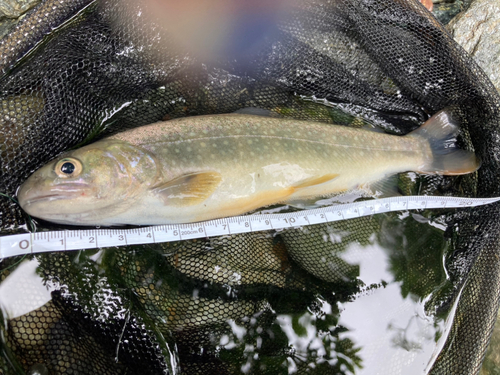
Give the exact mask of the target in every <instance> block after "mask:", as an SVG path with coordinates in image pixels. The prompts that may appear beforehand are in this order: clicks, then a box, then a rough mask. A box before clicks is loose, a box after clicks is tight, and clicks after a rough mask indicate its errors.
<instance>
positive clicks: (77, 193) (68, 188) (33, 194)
mask: <svg viewBox="0 0 500 375" xmlns="http://www.w3.org/2000/svg"><path fill="white" fill-rule="evenodd" d="M88 188H89V186H88V185H87V184H64V185H59V186H57V188H56V189H51V191H48V192H46V193H42V194H40V193H41V192H40V190H38V189H33V190H31V189H27V190H26V191H24V192H23V191H22V190H23V189H22V187H21V189H20V191H19V192H18V199H19V201H20V203H21V206H29V205H33V204H36V203H39V202H50V201H56V200H68V199H74V198H77V197H81V196H82V195H86V194H85V191H86V190H88ZM54 190H55V191H54ZM82 193H83V194H82Z"/></svg>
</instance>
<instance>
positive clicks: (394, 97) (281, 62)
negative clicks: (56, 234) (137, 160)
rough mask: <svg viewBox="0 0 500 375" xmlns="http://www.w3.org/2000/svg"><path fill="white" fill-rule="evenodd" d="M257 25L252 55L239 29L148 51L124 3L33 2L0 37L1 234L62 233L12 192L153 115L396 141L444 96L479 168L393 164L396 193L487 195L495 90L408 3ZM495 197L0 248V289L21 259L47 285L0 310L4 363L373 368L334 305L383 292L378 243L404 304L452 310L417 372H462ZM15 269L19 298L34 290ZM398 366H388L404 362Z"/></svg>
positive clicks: (486, 331) (490, 275)
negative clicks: (219, 52)
mask: <svg viewBox="0 0 500 375" xmlns="http://www.w3.org/2000/svg"><path fill="white" fill-rule="evenodd" d="M30 25H37V26H36V27H31V26H30ZM267 26H268V28H267V29H266V30H265V31H266V33H265V35H261V34H259V33H257V34H258V35H260V36H259V38H260V39H259V43H257V45H258V48H254V49H252V50H248V51H245V50H244V48H241V46H242V45H243V43H244V42H243V41H241V40H238V39H237V38H238V36H237V35H236V36H235V38H236V39H235V40H234V41H233V42H234V43H233V45H232V47H231V48H229V47H228V51H227V55H226V56H223V57H221V58H220V59H219V60H217V61H202V60H200V59H199V58H197V57H194V55H192V54H190V53H188V52H183V51H182V50H180V49H171V48H169V47H170V45H168V44H167V45H164V44H162V43H161V38H156V37H155V36H157V27H158V26H157V25H154V24H151V23H149V22H145V21H144V17H141V12H140V11H138V9H135V8H132V9H131V8H125V7H123V6H122V5H121V4H120V3H119V2H114V1H109V2H107V1H88V0H87V1H84V0H80V1H52V0H45V1H42V3H41V4H40V5H38V6H37V7H35V8H34V9H33V10H32V11H31V12H30V13H29V14H27V15H26V17H25V18H23V19H22V20H21V21H20V22H19V23H18V26H16V28H15V29H13V30H12V31H11V33H10V34H9V35H7V36H6V37H5V38H4V39H3V40H2V41H1V42H0V51H1V55H2V56H1V61H0V64H1V65H0V67H1V68H2V76H1V78H0V126H1V130H0V155H1V156H0V174H1V176H0V193H2V195H1V196H0V224H1V234H2V235H9V234H14V233H20V232H26V231H28V230H32V229H33V228H34V227H35V226H36V229H37V230H48V229H51V230H53V229H65V228H64V227H60V226H54V225H53V224H50V223H46V222H41V221H36V222H34V221H33V220H32V219H31V218H29V217H27V216H26V215H25V214H23V212H22V211H21V209H20V208H19V206H18V205H17V204H16V202H15V200H13V199H12V198H13V197H15V193H16V189H17V188H18V187H19V185H20V184H21V183H22V182H23V181H24V180H25V179H26V178H27V177H28V176H29V175H30V174H31V173H32V172H33V171H34V170H35V169H37V168H39V167H41V166H42V165H44V164H46V163H47V162H48V161H49V160H51V159H52V158H54V157H55V156H57V155H58V154H60V153H61V152H63V151H65V150H68V149H70V148H74V147H77V146H78V145H81V144H85V143H87V142H90V141H91V140H95V139H98V138H100V137H103V136H106V135H110V134H113V133H116V132H118V131H121V130H125V129H130V128H133V127H137V126H141V125H146V124H150V123H153V122H156V121H160V120H168V119H173V118H178V117H183V116H193V115H201V114H219V113H230V112H234V111H236V110H238V109H241V108H247V107H256V108H264V109H267V110H270V111H271V112H272V113H274V115H276V116H282V117H287V118H297V119H307V120H315V121H321V122H325V123H334V124H342V125H349V126H363V124H366V122H370V123H372V124H374V125H375V126H377V127H379V128H381V129H384V130H386V131H389V132H391V133H394V134H406V133H408V132H409V131H411V130H413V129H415V128H416V127H418V126H419V125H420V124H421V123H422V122H423V121H425V120H426V119H427V118H429V116H430V115H432V114H433V113H435V112H437V111H438V110H441V109H443V108H447V107H448V108H450V110H451V111H453V114H454V116H455V117H456V118H457V119H459V122H460V124H461V129H462V130H461V133H460V136H459V139H458V142H459V144H460V146H461V147H462V148H466V149H470V150H474V151H475V152H476V154H477V155H478V156H479V157H480V158H481V161H482V166H481V168H480V169H479V171H478V172H476V173H474V174H471V175H467V176H461V177H446V178H445V177H439V176H437V177H425V178H416V179H414V178H413V176H402V177H401V178H400V181H399V184H400V190H401V191H402V192H403V193H404V194H416V193H418V194H447V195H460V196H478V197H493V196H500V187H499V184H498V180H499V172H500V165H499V161H498V157H497V156H496V155H499V152H500V150H499V149H498V148H499V144H498V142H497V140H498V136H499V134H498V129H499V121H500V113H499V112H498V108H499V105H500V100H499V97H498V94H497V93H496V91H495V89H494V88H493V86H492V85H491V83H490V82H489V80H488V78H487V77H486V76H485V74H484V73H483V72H482V71H481V70H480V69H479V68H478V67H477V65H476V64H475V63H474V61H473V60H472V59H471V58H470V57H469V56H467V55H466V54H465V52H464V51H463V50H462V49H461V48H460V47H459V46H458V45H456V44H455V43H454V42H453V40H452V39H451V37H450V36H449V34H448V33H447V32H446V31H445V29H444V28H443V26H441V25H440V24H439V22H438V21H436V20H435V19H434V18H433V17H432V16H431V15H430V14H429V13H428V12H427V11H426V10H425V9H424V7H423V6H422V5H421V4H419V3H418V2H416V1H405V0H373V1H372V0H368V1H357V0H356V1H353V0H345V1H343V0H333V1H321V0H317V1H313V0H311V1H303V2H298V3H295V2H292V5H290V8H289V9H288V11H287V12H286V15H285V16H283V17H282V18H280V19H279V20H275V23H268V24H267ZM252 27H253V28H254V29H255V28H258V26H255V25H253V26H252V25H251V26H250V28H252ZM26 30H30V34H29V35H28V36H29V37H27V36H26ZM254 31H255V30H254ZM254 44H255V43H254ZM235 46H238V48H236V47H235ZM157 51H160V54H158V53H157ZM159 56H161V58H160V57H159ZM499 210H500V209H499V206H498V205H489V206H484V207H479V208H469V209H463V210H457V211H453V210H451V211H433V212H426V211H424V212H418V213H393V214H387V215H377V216H375V217H367V218H360V219H355V220H352V221H345V222H339V223H336V224H322V225H316V226H313V227H304V228H300V229H297V230H287V231H280V232H274V231H270V232H261V233H250V234H242V235H234V236H224V237H216V238H211V239H200V240H192V241H182V242H176V243H169V244H158V245H133V246H126V247H121V248H106V249H100V250H99V251H93V250H92V251H88V250H87V251H77V252H71V253H47V254H39V255H35V256H32V257H26V258H24V259H21V257H17V258H9V259H4V260H2V261H1V262H0V270H2V271H1V275H0V276H1V278H0V286H2V285H6V283H7V281H8V280H9V277H11V276H12V275H14V274H15V272H16V271H17V270H19V269H21V268H22V267H25V266H26V265H28V264H30V262H36V275H37V276H38V277H39V278H40V279H41V280H42V282H43V283H44V285H47V286H49V287H50V288H51V290H53V292H52V294H51V296H50V300H49V301H48V302H46V303H45V304H43V305H41V306H39V307H38V308H37V309H33V310H31V311H29V312H25V313H23V314H21V315H19V316H17V317H14V318H11V319H7V312H4V313H5V316H4V317H3V318H2V319H3V320H6V321H5V322H4V323H5V324H2V325H1V327H2V328H0V329H2V330H3V334H4V335H3V336H2V337H5V340H3V339H2V341H1V343H0V351H1V352H2V356H1V357H0V373H6V374H16V373H23V372H25V373H27V372H29V371H31V373H35V371H38V372H39V373H44V371H46V373H49V374H62V373H70V372H71V373H73V374H95V373H103V374H127V373H142V374H161V373H169V372H170V373H183V374H184V373H185V374H211V373H214V374H215V373H217V374H237V373H241V372H247V373H256V374H257V373H263V374H267V373H268V374H279V373H289V372H293V371H295V372H296V373H313V374H314V373H315V374H329V373H331V374H339V373H342V374H351V373H362V371H365V372H364V373H369V370H370V369H369V368H367V367H366V361H367V359H366V358H365V357H364V356H363V354H362V353H363V351H362V345H361V344H360V343H359V342H356V340H355V339H353V336H350V333H351V331H352V330H350V327H349V326H348V325H347V324H344V323H343V321H342V316H343V315H342V314H343V313H342V306H344V305H347V304H348V303H350V302H352V301H355V300H357V299H360V298H363V296H371V295H374V293H376V292H377V291H380V290H383V289H384V288H386V287H387V284H388V282H387V280H386V279H385V278H380V277H379V278H377V277H375V278H373V279H368V278H367V279H363V277H361V276H360V275H363V270H362V269H361V268H362V264H363V263H362V259H367V257H368V258H369V257H371V256H373V258H369V259H375V258H376V256H379V255H380V254H379V253H376V251H377V250H376V249H377V248H378V247H377V246H379V247H383V248H384V249H385V250H384V257H386V258H387V264H389V270H388V272H390V274H391V275H392V277H393V279H394V283H395V284H397V285H398V287H399V293H400V294H401V295H402V297H403V298H417V299H420V300H422V301H424V305H425V313H426V314H428V316H430V317H433V318H436V322H438V320H439V319H441V318H442V317H443V316H447V315H448V314H451V313H453V312H454V315H450V316H452V318H453V317H454V319H453V322H452V324H451V328H450V331H449V333H448V332H446V334H447V336H446V337H444V339H443V340H442V344H443V347H444V349H443V350H442V351H441V352H440V354H439V355H437V357H436V358H434V362H431V363H430V364H429V367H428V368H427V370H428V371H429V373H431V374H476V373H478V371H479V369H480V367H481V363H482V360H483V357H484V353H485V351H486V348H487V345H488V342H489V337H490V335H491V332H492V329H493V326H494V323H495V321H496V316H497V311H498V305H499V303H500V301H499V298H500V297H499V296H500V257H499V256H498V250H499V245H498V244H499V243H500V241H499V235H500V227H499V225H500V211H499ZM429 222H432V224H433V225H429V224H428V223H429ZM375 253H376V254H375ZM28 260H29V262H28ZM31 264H33V263H31ZM376 265H377V263H375V262H374V263H373V267H376ZM20 280H22V281H19V282H18V284H20V285H19V287H20V288H21V290H22V291H23V293H20V295H21V294H23V295H26V296H27V297H26V298H28V296H29V299H32V300H36V299H40V300H41V299H42V296H41V295H42V292H37V291H35V290H32V289H30V288H29V287H28V286H23V283H24V282H25V281H24V279H23V278H21V279H20ZM26 282H27V281H26ZM22 288H24V289H22ZM0 289H1V288H0ZM30 293H31V294H30ZM19 298H20V299H21V297H19ZM325 306H328V308H326V307H325ZM455 309H456V310H455ZM325 311H326V312H325ZM287 319H290V320H289V321H288V320H287ZM306 323H307V324H306ZM437 324H438V323H436V325H437ZM287 327H291V328H290V329H289V330H287V329H288V328H287ZM311 327H312V328H311ZM311 330H312V331H311ZM311 332H313V333H311ZM439 332H441V333H442V332H443V331H439ZM308 335H312V338H311V337H309V336H308ZM437 336H438V335H437ZM296 337H300V338H305V337H309V340H310V341H309V342H310V344H309V345H306V346H301V344H300V342H301V341H300V340H298V339H297V340H295V339H292V338H296ZM398 337H399V336H398ZM438 339H439V337H436V339H435V340H436V341H437V340H438ZM293 340H295V341H293ZM433 340H434V338H432V340H431V341H433ZM403 341H404V340H403ZM403 341H401V340H400V341H398V342H397V345H400V346H401V347H403V348H405V349H406V348H408V347H409V346H408V345H410V344H408V343H407V342H403ZM311 343H314V345H313V344H311ZM405 345H407V346H405ZM412 345H413V344H412ZM415 345H417V346H418V345H420V344H419V343H416V344H415ZM318 347H321V348H322V349H321V350H320V349H318ZM410 347H411V345H410ZM411 348H414V349H415V348H417V347H416V346H414V347H411ZM417 349H418V348H417ZM417 349H415V350H417ZM409 352H411V351H409ZM430 358H431V356H429V358H428V360H430ZM399 362H403V361H402V360H401V361H399ZM399 362H398V361H397V360H394V366H393V367H391V368H392V370H390V372H387V373H390V374H400V373H404V372H402V370H401V369H399V368H398V367H397V366H398V363H399ZM70 369H71V371H70Z"/></svg>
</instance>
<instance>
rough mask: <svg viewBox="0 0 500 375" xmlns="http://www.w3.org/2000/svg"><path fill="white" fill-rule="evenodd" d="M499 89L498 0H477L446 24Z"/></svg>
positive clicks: (499, 3) (499, 29)
mask: <svg viewBox="0 0 500 375" xmlns="http://www.w3.org/2000/svg"><path fill="white" fill-rule="evenodd" d="M447 28H448V30H449V31H450V32H451V33H452V35H453V38H454V39H455V40H456V41H457V43H458V44H460V45H461V46H462V47H463V48H464V49H465V50H466V51H467V52H469V53H470V54H471V55H472V56H473V57H474V59H475V60H476V61H477V63H478V64H479V66H480V67H481V68H482V69H483V70H484V71H485V73H486V74H487V75H488V77H489V78H490V80H491V81H492V82H493V85H495V87H496V89H497V90H500V69H499V65H500V0H476V1H474V2H473V3H472V5H471V6H470V8H469V9H468V10H467V11H465V12H462V13H460V14H459V15H458V16H457V17H455V18H454V19H453V20H452V21H451V22H450V23H449V24H448V26H447Z"/></svg>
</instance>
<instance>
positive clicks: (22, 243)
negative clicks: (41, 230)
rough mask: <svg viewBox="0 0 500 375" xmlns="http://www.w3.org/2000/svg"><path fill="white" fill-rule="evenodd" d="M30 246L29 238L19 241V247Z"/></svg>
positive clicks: (24, 248) (25, 247)
mask: <svg viewBox="0 0 500 375" xmlns="http://www.w3.org/2000/svg"><path fill="white" fill-rule="evenodd" d="M28 247H30V242H29V241H28V240H22V241H19V248H21V249H22V250H26V249H27V248H28Z"/></svg>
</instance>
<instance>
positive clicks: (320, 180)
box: [293, 173, 339, 189]
mask: <svg viewBox="0 0 500 375" xmlns="http://www.w3.org/2000/svg"><path fill="white" fill-rule="evenodd" d="M338 176H339V175H338V174H335V173H329V174H325V175H322V176H319V177H318V176H314V177H310V178H306V179H305V180H302V181H299V183H298V184H295V185H293V188H294V189H302V188H306V187H311V186H314V185H321V184H324V183H325V182H329V181H331V180H334V179H336V178H337V177H338Z"/></svg>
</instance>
